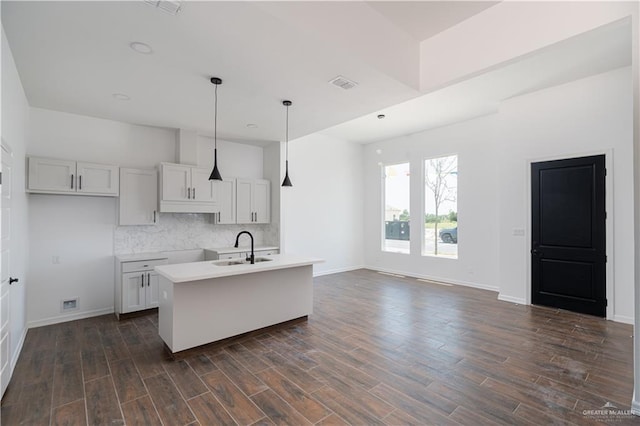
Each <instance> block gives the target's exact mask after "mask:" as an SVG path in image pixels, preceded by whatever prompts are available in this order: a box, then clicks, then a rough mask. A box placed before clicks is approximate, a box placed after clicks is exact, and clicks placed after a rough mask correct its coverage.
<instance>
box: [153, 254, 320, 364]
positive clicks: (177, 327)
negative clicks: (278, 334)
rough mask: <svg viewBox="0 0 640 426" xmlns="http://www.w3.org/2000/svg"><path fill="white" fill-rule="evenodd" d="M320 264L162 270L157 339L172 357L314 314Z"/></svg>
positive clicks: (285, 260) (262, 261) (266, 259)
mask: <svg viewBox="0 0 640 426" xmlns="http://www.w3.org/2000/svg"><path fill="white" fill-rule="evenodd" d="M320 262H322V260H321V259H314V258H307V257H300V256H293V255H271V256H263V257H259V258H257V259H256V263H255V264H250V263H247V262H243V261H242V260H217V261H205V262H192V263H181V264H175V265H162V266H157V267H156V268H155V270H156V272H157V273H158V274H159V279H160V305H159V309H158V317H159V332H160V337H161V338H162V340H164V342H165V343H166V345H167V346H168V347H169V349H170V350H171V352H173V353H175V352H179V351H183V350H185V349H189V348H193V347H196V346H200V345H204V344H207V343H211V342H215V341H218V340H221V339H225V338H228V337H232V336H237V335H239V334H243V333H246V332H249V331H253V330H257V329H260V328H263V327H267V326H270V325H274V324H279V323H282V322H286V321H289V320H293V319H297V318H302V317H306V316H308V315H310V314H311V313H312V312H313V265H314V264H315V263H320Z"/></svg>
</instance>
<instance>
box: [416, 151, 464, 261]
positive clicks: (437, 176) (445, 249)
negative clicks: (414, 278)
mask: <svg viewBox="0 0 640 426" xmlns="http://www.w3.org/2000/svg"><path fill="white" fill-rule="evenodd" d="M422 254H423V255H428V256H442V257H449V258H454V259H457V258H458V156H457V155H451V156H448V157H438V158H430V159H428V160H425V161H424V245H423V246H422Z"/></svg>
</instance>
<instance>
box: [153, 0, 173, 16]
mask: <svg viewBox="0 0 640 426" xmlns="http://www.w3.org/2000/svg"><path fill="white" fill-rule="evenodd" d="M144 2H145V3H147V4H150V5H151V6H155V7H157V8H158V9H160V10H161V11H163V12H167V13H170V14H172V15H177V14H178V12H180V9H182V6H181V5H180V3H181V1H180V0H144Z"/></svg>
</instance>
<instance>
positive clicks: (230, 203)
mask: <svg viewBox="0 0 640 426" xmlns="http://www.w3.org/2000/svg"><path fill="white" fill-rule="evenodd" d="M213 185H214V188H215V195H216V206H217V208H218V212H219V213H214V214H217V215H218V216H217V217H216V218H215V219H216V220H215V223H219V224H222V225H228V224H232V223H236V182H235V179H223V180H222V181H215V182H214V184H213Z"/></svg>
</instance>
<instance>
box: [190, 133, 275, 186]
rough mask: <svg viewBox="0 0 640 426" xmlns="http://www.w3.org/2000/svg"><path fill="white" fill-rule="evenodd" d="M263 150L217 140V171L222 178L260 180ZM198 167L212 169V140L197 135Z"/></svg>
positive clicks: (257, 147)
mask: <svg viewBox="0 0 640 426" xmlns="http://www.w3.org/2000/svg"><path fill="white" fill-rule="evenodd" d="M262 157H263V149H262V148H261V147H259V146H254V145H247V144H240V143H234V142H228V141H221V140H220V139H218V170H220V174H221V175H222V177H230V178H235V177H242V178H248V179H262V176H263V164H262ZM198 166H199V167H207V168H208V167H211V168H213V138H210V137H207V136H201V135H198Z"/></svg>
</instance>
